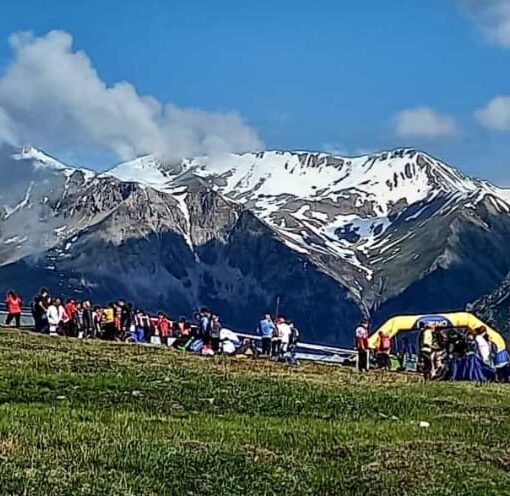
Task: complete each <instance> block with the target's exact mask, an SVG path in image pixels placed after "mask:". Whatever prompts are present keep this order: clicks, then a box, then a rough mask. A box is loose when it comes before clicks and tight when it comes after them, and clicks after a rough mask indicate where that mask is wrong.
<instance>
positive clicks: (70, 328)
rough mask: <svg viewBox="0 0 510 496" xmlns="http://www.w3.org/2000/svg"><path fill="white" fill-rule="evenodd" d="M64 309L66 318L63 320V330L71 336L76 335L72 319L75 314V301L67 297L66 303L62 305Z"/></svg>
mask: <svg viewBox="0 0 510 496" xmlns="http://www.w3.org/2000/svg"><path fill="white" fill-rule="evenodd" d="M64 310H65V312H66V319H65V322H64V332H65V333H66V336H69V337H73V338H75V337H78V333H77V332H76V326H75V319H74V316H75V314H76V302H75V301H74V300H72V299H67V300H66V304H65V305H64Z"/></svg>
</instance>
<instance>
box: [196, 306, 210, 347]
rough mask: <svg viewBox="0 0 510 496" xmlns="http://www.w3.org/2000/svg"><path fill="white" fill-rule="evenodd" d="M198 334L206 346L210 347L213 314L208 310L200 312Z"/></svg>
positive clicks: (204, 309)
mask: <svg viewBox="0 0 510 496" xmlns="http://www.w3.org/2000/svg"><path fill="white" fill-rule="evenodd" d="M198 333H199V336H200V337H201V338H202V340H203V341H204V344H206V345H208V344H209V343H210V340H211V312H209V310H208V309H207V308H203V309H202V310H201V312H200V318H199V321H198Z"/></svg>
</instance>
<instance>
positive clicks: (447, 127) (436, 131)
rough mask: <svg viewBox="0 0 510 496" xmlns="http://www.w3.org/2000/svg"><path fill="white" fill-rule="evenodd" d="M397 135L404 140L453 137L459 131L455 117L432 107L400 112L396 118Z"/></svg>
mask: <svg viewBox="0 0 510 496" xmlns="http://www.w3.org/2000/svg"><path fill="white" fill-rule="evenodd" d="M394 123H395V131H396V133H397V134H398V135H399V136H401V137H404V138H412V137H415V138H436V137H441V136H452V135H454V134H455V133H456V131H457V126H456V124H455V120H454V119H453V117H451V116H449V115H447V114H442V113H440V112H436V111H435V110H433V109H431V108H430V107H415V108H409V109H404V110H401V111H400V112H398V113H397V114H396V115H395V118H394Z"/></svg>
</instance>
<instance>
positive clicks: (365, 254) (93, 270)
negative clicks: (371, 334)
mask: <svg viewBox="0 0 510 496" xmlns="http://www.w3.org/2000/svg"><path fill="white" fill-rule="evenodd" d="M14 168H16V171H17V174H15V179H13V181H11V183H9V187H6V186H5V185H3V184H2V185H0V291H3V290H6V289H7V288H8V287H11V286H15V287H17V289H18V290H19V291H20V292H21V293H22V294H23V295H24V296H25V297H26V298H28V297H30V296H31V295H32V294H33V293H35V292H36V291H37V289H38V288H39V287H40V286H42V285H45V286H50V288H51V289H52V290H53V291H54V292H56V293H59V294H62V295H64V296H67V295H70V296H74V297H77V298H80V297H85V296H87V297H91V298H93V299H94V300H96V301H102V302H106V301H109V300H111V299H114V298H118V297H121V296H122V297H125V298H128V299H130V300H132V301H133V302H134V304H135V305H136V306H143V307H145V308H147V309H149V310H153V311H156V310H159V309H164V310H166V311H167V312H169V313H170V314H171V315H172V316H179V315H180V314H188V315H189V314H190V313H191V312H192V311H193V310H195V309H196V308H197V307H198V306H200V305H207V306H210V307H212V308H214V309H215V310H217V311H218V312H220V313H221V314H222V316H223V321H224V323H225V324H226V325H229V326H231V327H233V328H237V329H240V330H241V329H243V330H247V331H253V329H254V326H255V324H256V321H257V319H258V318H259V316H260V315H261V313H263V312H267V311H270V312H271V311H273V310H274V305H275V300H276V297H277V296H280V297H281V311H282V312H283V313H285V314H287V315H288V316H289V317H291V318H292V319H293V320H295V321H296V323H297V324H298V325H299V327H300V328H301V329H302V331H303V332H304V335H305V338H306V339H307V340H312V341H320V342H330V343H336V344H342V345H350V344H351V343H352V328H353V326H354V325H355V323H356V322H357V320H359V319H360V318H361V316H362V315H366V316H370V317H371V318H372V319H373V320H374V323H375V324H377V323H378V322H380V321H381V320H383V319H385V318H386V317H388V316H390V315H391V314H394V313H401V312H436V311H446V310H456V309H461V308H463V307H464V305H465V303H466V302H468V301H473V300H476V299H477V298H479V297H480V295H482V294H484V293H486V292H489V291H490V290H492V289H493V288H494V287H496V286H498V284H500V283H501V281H502V280H504V278H505V276H506V275H507V273H509V272H510V251H509V250H507V245H508V243H509V241H510V195H509V194H508V193H507V192H506V191H504V190H501V189H499V188H497V187H495V186H493V185H491V184H489V183H486V182H484V181H480V180H477V179H472V178H468V177H466V176H464V175H463V174H461V173H460V172H458V171H456V170H455V169H452V168H450V167H448V166H446V165H444V164H442V163H441V162H439V161H437V160H436V159H434V158H433V157H430V156H428V155H426V154H424V153H422V152H418V151H416V150H410V149H400V150H394V151H391V152H383V153H380V154H374V155H370V156H364V157H355V158H347V157H333V156H331V155H327V154H320V153H309V152H298V153H291V152H261V153H258V154H244V155H230V156H225V157H223V158H220V159H214V160H213V159H207V158H201V159H194V160H184V161H182V163H179V164H164V163H162V162H161V161H159V160H157V159H155V158H154V157H144V158H141V159H137V160H135V161H132V162H129V163H127V164H121V165H119V166H117V167H116V168H114V169H112V170H111V171H109V172H108V173H103V174H95V173H92V172H91V171H87V170H81V169H75V168H72V167H69V166H66V165H64V164H62V163H60V162H58V161H57V160H55V159H53V158H51V157H49V156H47V155H45V154H44V153H42V152H40V151H39V150H35V149H24V150H21V151H20V150H14V149H8V148H5V147H4V148H3V149H0V172H2V173H6V174H7V173H8V172H10V171H12V170H13V169H14ZM483 301H485V300H483ZM480 305H482V306H483V307H484V308H489V307H490V308H492V307H493V306H494V305H493V302H492V300H488V303H480Z"/></svg>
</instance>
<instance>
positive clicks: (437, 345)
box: [419, 326, 507, 381]
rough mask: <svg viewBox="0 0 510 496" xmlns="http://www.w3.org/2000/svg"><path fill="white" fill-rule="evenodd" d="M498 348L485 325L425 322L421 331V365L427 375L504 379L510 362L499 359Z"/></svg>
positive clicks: (483, 379) (445, 377)
mask: <svg viewBox="0 0 510 496" xmlns="http://www.w3.org/2000/svg"><path fill="white" fill-rule="evenodd" d="M496 352H497V350H496V347H495V345H494V344H493V343H492V342H491V339H490V337H489V334H488V331H487V328H486V327H485V326H480V327H478V328H476V329H452V328H444V327H432V326H425V327H424V329H423V330H422V331H421V335H420V360H419V365H420V368H421V371H422V373H423V377H424V378H425V379H438V380H447V379H448V380H449V379H452V380H474V381H485V380H491V379H500V380H503V378H504V377H503V375H504V373H505V372H506V366H507V364H506V363H502V364H496V363H495V360H494V357H495V355H496ZM499 365H502V366H501V367H500V366H499ZM498 373H499V377H497V375H498Z"/></svg>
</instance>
